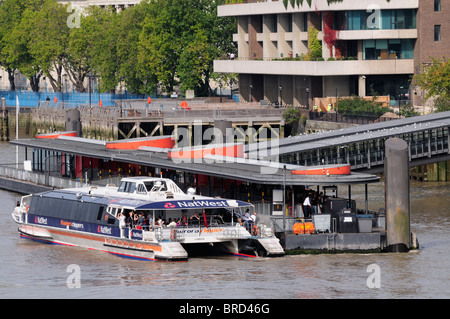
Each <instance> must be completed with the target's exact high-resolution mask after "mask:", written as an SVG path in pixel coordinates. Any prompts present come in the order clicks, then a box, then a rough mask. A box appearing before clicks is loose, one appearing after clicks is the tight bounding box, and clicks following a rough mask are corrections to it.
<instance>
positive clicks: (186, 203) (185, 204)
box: [176, 200, 228, 208]
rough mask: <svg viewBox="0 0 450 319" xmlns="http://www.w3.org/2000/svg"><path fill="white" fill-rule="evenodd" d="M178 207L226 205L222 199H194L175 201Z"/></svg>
mask: <svg viewBox="0 0 450 319" xmlns="http://www.w3.org/2000/svg"><path fill="white" fill-rule="evenodd" d="M176 203H177V204H178V207H180V208H184V207H186V208H187V207H228V203H227V202H226V201H224V200H196V201H177V202H176Z"/></svg>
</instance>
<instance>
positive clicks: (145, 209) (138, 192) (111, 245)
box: [12, 177, 284, 261]
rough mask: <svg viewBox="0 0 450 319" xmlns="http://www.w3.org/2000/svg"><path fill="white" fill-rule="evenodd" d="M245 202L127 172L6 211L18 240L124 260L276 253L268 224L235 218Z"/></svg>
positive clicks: (30, 198)
mask: <svg viewBox="0 0 450 319" xmlns="http://www.w3.org/2000/svg"><path fill="white" fill-rule="evenodd" d="M252 207H253V206H252V205H251V204H250V203H247V202H243V201H238V200H229V199H222V198H212V197H205V196H199V195H195V190H193V189H189V190H188V192H187V193H184V192H183V191H182V190H181V189H180V188H179V187H178V186H177V185H176V184H175V183H174V182H173V181H172V180H170V179H166V178H151V177H129V178H124V179H122V180H121V184H120V186H119V187H115V186H114V185H107V186H105V187H85V188H71V189H62V190H51V191H47V192H43V193H39V194H34V195H27V196H23V197H22V198H21V200H20V202H19V203H18V205H17V207H16V208H15V209H14V212H13V213H12V216H13V218H14V220H15V222H16V223H17V224H18V225H19V229H18V230H19V233H20V236H21V237H22V238H29V239H33V240H37V241H41V242H45V243H52V244H62V245H69V246H80V247H86V248H89V249H96V250H101V251H105V252H109V253H112V254H115V255H119V256H123V257H129V258H136V259H143V260H166V261H186V260H187V259H188V256H189V254H190V253H194V252H203V253H212V252H226V253H231V254H234V255H237V256H264V257H266V256H267V257H272V256H283V255H284V250H283V248H282V247H281V245H280V243H279V240H278V238H276V237H275V236H274V234H273V231H272V229H271V227H269V226H268V225H264V224H259V223H258V224H255V225H252V226H251V228H249V227H244V225H241V224H240V223H237V222H236V220H237V217H238V216H242V215H243V214H244V212H245V211H246V210H247V209H250V210H251V209H252ZM133 216H138V217H139V218H134V217H133ZM162 220H165V223H164V224H161V222H160V221H162ZM169 220H171V221H172V222H171V223H170V224H169ZM127 222H128V223H127ZM188 252H189V253H188Z"/></svg>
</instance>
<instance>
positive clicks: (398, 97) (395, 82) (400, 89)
mask: <svg viewBox="0 0 450 319" xmlns="http://www.w3.org/2000/svg"><path fill="white" fill-rule="evenodd" d="M410 85H411V79H410V76H409V75H390V76H389V77H386V76H384V75H370V76H367V79H366V92H367V95H378V96H386V95H389V97H390V105H391V106H398V105H399V104H400V102H401V101H407V100H408V99H409V89H410Z"/></svg>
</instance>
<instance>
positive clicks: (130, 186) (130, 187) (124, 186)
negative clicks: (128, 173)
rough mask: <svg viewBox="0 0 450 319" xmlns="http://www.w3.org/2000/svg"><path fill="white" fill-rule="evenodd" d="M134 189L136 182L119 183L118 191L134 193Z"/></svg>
mask: <svg viewBox="0 0 450 319" xmlns="http://www.w3.org/2000/svg"><path fill="white" fill-rule="evenodd" d="M135 189H136V183H134V182H122V183H120V186H119V189H118V190H117V191H118V192H124V193H134V191H135Z"/></svg>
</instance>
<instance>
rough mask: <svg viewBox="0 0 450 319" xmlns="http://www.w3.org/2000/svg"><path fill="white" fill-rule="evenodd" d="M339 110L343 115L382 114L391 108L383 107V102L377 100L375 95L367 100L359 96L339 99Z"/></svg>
mask: <svg viewBox="0 0 450 319" xmlns="http://www.w3.org/2000/svg"><path fill="white" fill-rule="evenodd" d="M337 108H338V112H339V113H341V114H343V115H374V116H377V117H379V116H381V115H383V114H384V113H386V112H390V111H391V109H390V108H388V107H383V106H382V103H380V102H376V97H375V96H374V97H373V98H372V99H371V100H365V99H363V98H361V97H359V96H352V97H351V98H346V99H339V100H338V106H337Z"/></svg>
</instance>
